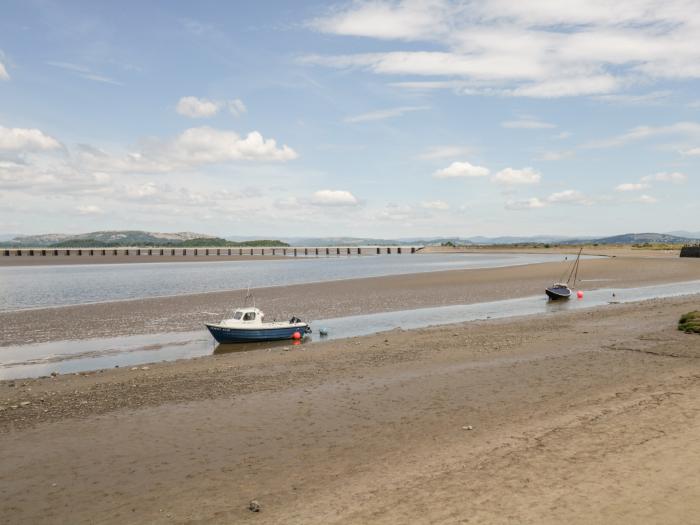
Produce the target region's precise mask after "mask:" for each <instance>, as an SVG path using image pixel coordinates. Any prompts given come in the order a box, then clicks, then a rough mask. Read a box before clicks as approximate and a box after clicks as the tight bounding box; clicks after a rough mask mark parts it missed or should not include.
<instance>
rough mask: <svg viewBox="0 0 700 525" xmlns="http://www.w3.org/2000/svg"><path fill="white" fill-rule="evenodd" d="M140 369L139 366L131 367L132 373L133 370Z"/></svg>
mask: <svg viewBox="0 0 700 525" xmlns="http://www.w3.org/2000/svg"><path fill="white" fill-rule="evenodd" d="M138 369H139V367H138V366H132V367H131V370H132V371H133V370H138Z"/></svg>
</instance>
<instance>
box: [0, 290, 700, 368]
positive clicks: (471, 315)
mask: <svg viewBox="0 0 700 525" xmlns="http://www.w3.org/2000/svg"><path fill="white" fill-rule="evenodd" d="M613 292H614V293H615V297H613V296H612V293H613ZM689 294H700V281H692V282H687V283H676V284H665V285H656V286H645V287H640V288H622V289H620V288H618V289H615V290H613V289H604V290H592V291H588V292H586V294H585V296H584V298H583V299H581V300H578V299H571V300H569V301H559V302H550V301H547V300H546V299H545V297H544V295H541V296H535V297H522V298H518V299H510V300H505V301H493V302H488V303H477V304H468V305H453V306H440V307H434V308H419V309H416V310H404V311H396V312H384V313H377V314H368V315H355V316H349V317H339V318H335V319H324V320H320V321H317V322H314V323H312V328H313V335H312V336H311V337H309V338H307V339H306V340H305V344H303V346H298V347H297V346H292V342H291V341H282V342H277V343H254V344H240V345H218V346H217V344H216V342H215V341H214V340H213V339H212V337H211V336H210V335H209V333H208V332H206V331H204V330H201V331H196V332H179V333H165V334H148V335H137V336H129V337H114V338H104V339H87V340H83V341H56V342H51V343H38V344H32V345H21V346H9V347H3V348H0V379H13V378H20V377H38V376H42V375H48V374H50V373H51V372H54V371H55V372H59V373H72V372H83V371H88V370H98V369H101V368H112V367H114V366H120V367H125V366H136V365H141V364H144V363H153V362H157V361H172V360H175V359H183V358H192V357H200V356H206V355H212V354H215V355H216V354H223V353H232V352H246V351H252V350H258V351H268V350H280V349H281V348H286V349H293V350H298V349H302V348H303V349H312V348H313V345H309V343H312V342H314V341H318V340H325V339H340V338H347V337H355V336H361V335H367V334H372V333H377V332H383V331H388V330H393V329H396V328H403V329H411V328H421V327H426V326H438V325H444V324H451V323H460V322H465V321H474V320H479V319H499V318H505V317H513V316H519V315H533V314H549V313H554V312H559V311H565V310H582V309H585V308H592V307H596V306H601V305H604V304H608V303H610V302H611V301H615V302H620V303H627V302H634V301H642V300H646V299H653V298H660V297H674V296H680V295H689ZM321 327H323V328H326V329H327V330H328V331H329V335H328V337H327V338H320V337H319V336H318V330H319V328H321Z"/></svg>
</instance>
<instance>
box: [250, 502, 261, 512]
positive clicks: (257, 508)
mask: <svg viewBox="0 0 700 525" xmlns="http://www.w3.org/2000/svg"><path fill="white" fill-rule="evenodd" d="M260 508H261V507H260V503H259V502H258V500H256V499H252V500H250V503H248V510H249V511H250V512H260Z"/></svg>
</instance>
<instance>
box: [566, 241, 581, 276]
mask: <svg viewBox="0 0 700 525" xmlns="http://www.w3.org/2000/svg"><path fill="white" fill-rule="evenodd" d="M582 251H583V246H581V248H580V249H579V251H578V255H577V256H576V261H575V262H574V265H573V266H572V267H571V273H570V274H569V278H568V279H567V280H566V284H569V281H571V276H572V275H573V276H574V282H573V283H572V284H574V285H575V284H576V278H577V277H578V262H579V259H581V252H582Z"/></svg>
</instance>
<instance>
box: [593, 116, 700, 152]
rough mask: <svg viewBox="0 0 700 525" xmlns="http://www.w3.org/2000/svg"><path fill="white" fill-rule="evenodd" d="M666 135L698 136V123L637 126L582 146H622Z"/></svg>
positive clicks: (699, 133)
mask: <svg viewBox="0 0 700 525" xmlns="http://www.w3.org/2000/svg"><path fill="white" fill-rule="evenodd" d="M667 135H686V136H693V137H696V136H700V124H698V123H697V122H676V123H675V124H669V125H668V126H637V127H635V128H632V129H630V130H629V131H627V132H625V133H623V134H621V135H617V136H614V137H610V138H608V139H603V140H599V141H594V142H589V143H587V144H584V145H583V146H582V147H583V148H589V149H594V148H613V147H617V146H624V145H626V144H629V143H632V142H637V141H640V140H647V139H650V138H654V137H658V136H667Z"/></svg>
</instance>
